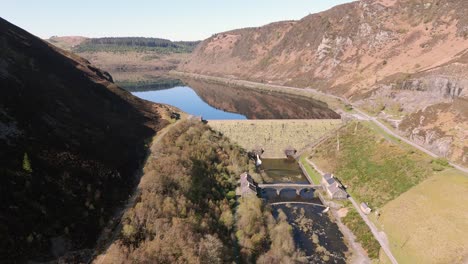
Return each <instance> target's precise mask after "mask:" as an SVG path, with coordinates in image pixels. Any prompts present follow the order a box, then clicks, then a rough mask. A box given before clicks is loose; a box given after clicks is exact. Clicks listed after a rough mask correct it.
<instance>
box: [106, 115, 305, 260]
mask: <svg viewBox="0 0 468 264" xmlns="http://www.w3.org/2000/svg"><path fill="white" fill-rule="evenodd" d="M152 153H153V154H154V155H157V157H156V158H153V159H151V160H149V161H148V162H147V164H146V166H145V168H144V173H145V175H144V176H143V178H142V183H141V184H140V193H139V196H138V197H137V198H136V203H135V205H134V206H133V207H132V208H131V209H129V210H128V211H127V212H126V213H125V215H124V217H123V220H122V229H121V235H120V239H119V241H118V243H116V245H117V247H118V251H119V253H117V254H118V255H119V259H121V261H122V262H136V263H141V262H143V263H229V262H234V261H235V260H236V259H238V258H239V257H240V259H241V260H242V262H244V263H255V262H258V263H292V262H294V261H296V260H299V259H300V258H301V257H302V256H303V254H302V253H301V252H299V251H297V250H296V248H295V245H294V240H293V236H292V227H291V226H290V225H289V224H288V222H287V219H286V216H285V215H284V213H281V212H280V213H279V216H278V217H277V219H275V218H274V217H273V215H272V213H271V211H270V208H269V207H265V206H264V204H263V202H262V200H260V199H259V198H257V197H256V196H254V195H252V196H250V197H243V198H240V199H239V200H238V203H236V201H235V191H234V189H235V187H236V184H237V180H238V176H239V175H240V174H241V173H242V172H243V171H246V170H248V167H249V166H248V159H247V156H246V155H245V153H244V152H243V151H242V150H241V149H240V148H238V147H235V146H233V145H232V144H231V143H230V142H229V141H228V140H227V139H226V138H224V137H222V136H221V135H220V134H219V133H216V132H214V131H213V130H211V129H210V128H209V127H208V126H207V125H204V124H202V123H200V122H195V121H181V122H180V123H178V124H175V125H174V127H173V128H172V129H171V130H170V131H168V132H167V134H166V135H165V136H164V137H163V138H162V139H161V141H160V143H158V145H157V146H155V147H153V149H152ZM182 238H183V239H182ZM114 253H115V252H114ZM109 259H111V258H109Z"/></svg>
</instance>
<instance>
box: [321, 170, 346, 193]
mask: <svg viewBox="0 0 468 264" xmlns="http://www.w3.org/2000/svg"><path fill="white" fill-rule="evenodd" d="M322 186H323V189H324V190H325V191H326V192H327V194H328V196H329V197H330V198H331V199H338V200H341V199H346V198H348V193H346V191H345V190H344V189H343V186H342V185H341V184H340V183H339V182H337V181H336V180H335V178H334V177H333V175H332V174H330V173H326V174H325V175H323V177H322Z"/></svg>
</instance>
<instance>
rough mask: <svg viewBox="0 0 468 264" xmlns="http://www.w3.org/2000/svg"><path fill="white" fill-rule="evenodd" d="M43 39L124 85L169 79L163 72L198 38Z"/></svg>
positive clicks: (187, 51) (185, 54) (197, 42)
mask: <svg viewBox="0 0 468 264" xmlns="http://www.w3.org/2000/svg"><path fill="white" fill-rule="evenodd" d="M47 41H48V42H49V43H51V44H53V45H55V46H57V47H59V48H62V49H65V50H68V51H72V52H74V53H76V54H78V55H80V56H81V57H83V58H86V59H87V60H89V61H90V62H91V63H92V64H94V65H96V66H98V67H99V68H102V69H105V70H106V71H108V72H110V73H111V74H112V76H113V77H114V78H115V81H116V82H117V83H119V84H121V85H123V86H125V87H127V86H130V87H131V86H141V85H148V84H155V83H156V84H160V83H166V82H167V81H171V80H170V78H169V77H167V76H166V73H167V72H168V71H170V70H174V69H175V68H176V67H177V65H178V64H179V63H180V62H181V61H184V60H186V59H187V58H188V56H189V54H190V53H191V52H192V51H193V49H194V48H195V47H196V46H197V45H198V44H199V41H170V40H167V39H160V38H142V37H108V38H86V37H77V36H64V37H57V36H54V37H51V38H49V39H47Z"/></svg>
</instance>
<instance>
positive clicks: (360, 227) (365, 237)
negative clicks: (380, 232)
mask: <svg viewBox="0 0 468 264" xmlns="http://www.w3.org/2000/svg"><path fill="white" fill-rule="evenodd" d="M348 210H349V211H348V214H347V215H346V216H345V217H343V223H344V224H345V225H346V226H347V227H348V228H349V229H351V231H352V232H353V234H354V235H355V236H356V238H357V241H358V242H359V243H361V244H362V246H363V247H364V248H365V249H366V250H367V254H368V255H369V257H370V258H372V259H377V258H378V257H379V250H380V244H379V242H378V241H377V240H376V239H375V237H374V235H372V232H371V231H370V229H369V227H368V226H367V225H366V223H365V222H364V221H363V220H362V218H361V216H360V215H359V213H358V212H357V211H356V210H355V209H354V208H353V207H349V208H348Z"/></svg>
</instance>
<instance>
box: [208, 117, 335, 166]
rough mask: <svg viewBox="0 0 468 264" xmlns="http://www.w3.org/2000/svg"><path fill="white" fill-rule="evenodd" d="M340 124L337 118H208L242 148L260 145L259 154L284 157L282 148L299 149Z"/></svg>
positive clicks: (269, 156)
mask: <svg viewBox="0 0 468 264" xmlns="http://www.w3.org/2000/svg"><path fill="white" fill-rule="evenodd" d="M341 124H342V121H341V119H274V120H265V119H262V120H208V125H209V126H211V127H212V128H213V129H214V130H216V131H219V132H221V133H222V134H223V135H225V136H227V137H228V138H229V139H231V140H232V141H233V142H234V143H237V144H238V145H239V146H241V147H243V148H244V149H246V150H249V151H250V150H253V149H264V150H265V152H264V153H263V154H262V158H285V157H286V155H285V149H295V150H297V151H301V150H302V149H304V148H306V147H307V146H309V145H311V144H313V143H315V142H316V141H318V140H320V139H321V138H322V137H324V136H326V135H327V134H328V133H330V132H331V131H334V130H336V129H337V128H339V127H340V126H341Z"/></svg>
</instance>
